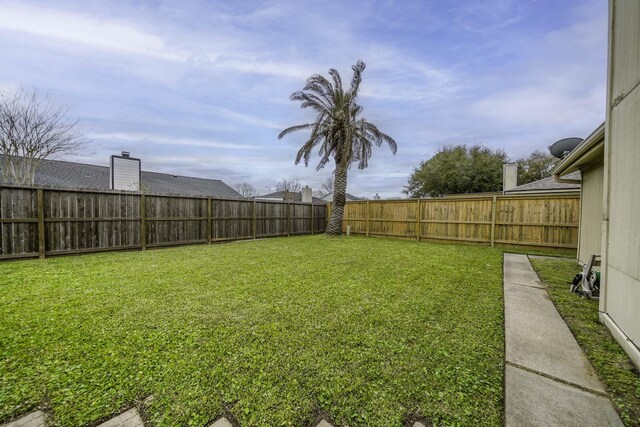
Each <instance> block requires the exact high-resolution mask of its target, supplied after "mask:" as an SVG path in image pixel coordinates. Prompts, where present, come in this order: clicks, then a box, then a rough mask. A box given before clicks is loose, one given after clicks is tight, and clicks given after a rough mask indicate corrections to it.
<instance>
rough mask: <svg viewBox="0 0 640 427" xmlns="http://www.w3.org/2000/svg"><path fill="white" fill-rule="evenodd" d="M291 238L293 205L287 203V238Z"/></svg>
mask: <svg viewBox="0 0 640 427" xmlns="http://www.w3.org/2000/svg"><path fill="white" fill-rule="evenodd" d="M289 236H291V203H290V202H287V237H289Z"/></svg>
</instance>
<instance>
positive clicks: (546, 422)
mask: <svg viewBox="0 0 640 427" xmlns="http://www.w3.org/2000/svg"><path fill="white" fill-rule="evenodd" d="M506 388H507V390H508V393H506V409H505V412H506V414H505V418H506V425H507V426H532V427H533V426H541V427H542V426H544V427H554V426H558V427H560V426H563V427H573V426H575V427H588V426H594V427H596V426H597V427H609V426H611V427H613V426H615V427H618V426H623V424H622V421H620V417H618V414H617V413H616V411H615V409H614V408H613V405H612V404H611V402H610V401H609V399H607V398H606V397H602V396H598V395H595V394H593V393H589V392H586V391H583V390H580V389H578V388H576V387H572V386H570V385H567V384H563V383H561V382H558V381H553V380H551V379H549V378H545V377H543V376H541V375H537V374H534V373H531V372H527V371H525V370H522V369H519V368H516V367H513V366H509V365H507V366H506Z"/></svg>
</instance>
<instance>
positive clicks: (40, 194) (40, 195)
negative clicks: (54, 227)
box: [36, 188, 46, 259]
mask: <svg viewBox="0 0 640 427" xmlns="http://www.w3.org/2000/svg"><path fill="white" fill-rule="evenodd" d="M36 198H37V203H38V257H39V258H40V259H44V258H45V255H46V254H45V241H44V191H43V190H42V188H38V189H37V190H36Z"/></svg>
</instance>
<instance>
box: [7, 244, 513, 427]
mask: <svg viewBox="0 0 640 427" xmlns="http://www.w3.org/2000/svg"><path fill="white" fill-rule="evenodd" d="M503 336H504V333H503V293H502V252H501V251H500V250H498V249H491V248H488V247H480V246H454V245H439V244H428V243H421V244H417V243H415V242H411V241H401V240H390V239H389V240H387V239H365V238H358V237H351V238H327V237H325V236H309V237H292V238H278V239H268V240H259V241H254V242H238V243H231V244H225V245H210V246H207V245H201V246H187V247H181V248H172V249H162V250H153V251H146V252H119V253H102V254H93V255H84V256H69V257H60V258H50V259H46V260H31V261H16V262H4V263H0V421H2V420H8V419H10V418H11V417H13V416H18V415H21V414H24V413H27V412H28V411H30V410H32V409H34V408H37V407H41V408H45V409H46V410H47V411H49V413H50V415H51V416H52V417H53V421H54V422H55V423H57V424H59V425H61V426H79V425H87V424H92V423H94V424H95V423H96V422H97V421H98V420H103V419H105V418H108V417H110V416H112V415H114V414H116V413H118V412H120V411H121V410H123V409H125V408H128V407H131V406H133V405H138V407H139V408H141V409H142V413H143V417H144V418H145V419H146V421H147V422H149V423H150V424H152V425H162V426H165V425H194V426H204V425H205V424H206V423H207V422H209V421H211V420H212V419H215V418H217V417H218V416H220V415H221V414H223V413H224V411H225V408H227V409H228V410H229V411H230V413H232V414H233V416H235V418H236V419H237V420H238V422H239V423H240V425H241V426H242V427H249V426H306V425H309V423H310V422H311V421H312V420H313V418H314V417H315V416H316V415H317V414H318V412H319V411H325V412H326V413H328V414H329V415H330V416H331V417H332V418H333V420H334V421H335V422H336V423H337V424H338V425H340V426H365V425H366V426H398V427H399V426H401V425H403V421H404V420H405V418H406V417H407V416H408V415H410V414H419V415H422V416H424V417H428V418H430V419H432V420H433V421H434V424H435V425H490V426H498V425H502V422H503V421H502V420H503V411H504V408H503V391H502V382H503V359H504V350H503V345H504V337H503ZM149 396H153V399H148V400H146V401H144V400H145V398H147V397H149Z"/></svg>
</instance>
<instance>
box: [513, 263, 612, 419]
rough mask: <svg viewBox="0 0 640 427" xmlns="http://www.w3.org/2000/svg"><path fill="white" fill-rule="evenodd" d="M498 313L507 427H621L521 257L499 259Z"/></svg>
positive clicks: (606, 399) (574, 341) (583, 360)
mask: <svg viewBox="0 0 640 427" xmlns="http://www.w3.org/2000/svg"><path fill="white" fill-rule="evenodd" d="M567 292H568V291H567ZM504 309H505V344H506V349H505V350H506V351H505V359H506V364H505V376H506V378H505V401H506V402H505V406H506V408H505V412H506V413H505V418H506V425H507V427H511V426H513V427H515V426H547V427H551V426H576V427H578V426H580V427H586V426H598V427H606V426H623V424H622V421H621V420H620V417H619V416H618V414H617V413H616V411H615V409H614V408H613V405H612V404H611V402H610V400H609V398H608V397H607V395H606V391H605V388H604V386H603V385H602V383H601V382H600V380H599V379H598V377H597V375H596V373H595V371H594V370H593V367H592V366H591V364H590V363H589V361H588V360H587V358H586V356H585V354H584V353H583V351H582V349H581V348H580V346H579V345H578V343H577V341H576V340H575V338H574V337H573V335H572V334H571V331H570V330H569V328H568V327H567V325H566V323H565V322H564V320H562V317H560V314H559V313H558V311H557V310H556V308H555V306H554V305H553V303H552V302H551V300H550V299H549V297H548V295H547V291H546V290H545V289H544V286H543V285H542V284H540V281H539V280H538V276H537V275H536V273H535V271H534V270H533V267H532V266H531V263H530V262H529V259H528V258H527V256H526V255H514V254H505V255H504Z"/></svg>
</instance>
